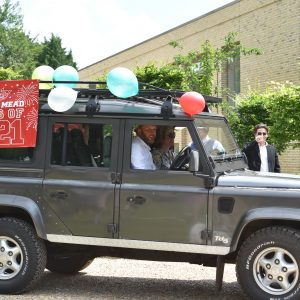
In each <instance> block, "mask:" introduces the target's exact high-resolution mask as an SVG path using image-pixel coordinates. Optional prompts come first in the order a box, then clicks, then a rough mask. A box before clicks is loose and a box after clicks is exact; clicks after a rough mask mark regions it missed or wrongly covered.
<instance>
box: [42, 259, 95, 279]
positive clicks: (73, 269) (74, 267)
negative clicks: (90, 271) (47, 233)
mask: <svg viewBox="0 0 300 300" xmlns="http://www.w3.org/2000/svg"><path fill="white" fill-rule="evenodd" d="M92 262H93V259H90V258H86V257H84V256H82V255H71V256H64V257H59V256H51V255H48V258H47V265H46V268H47V269H48V270H49V271H51V272H53V273H59V274H66V275H73V274H76V273H78V272H79V271H82V270H83V269H85V268H87V267H88V266H89V265H90V264H91V263H92Z"/></svg>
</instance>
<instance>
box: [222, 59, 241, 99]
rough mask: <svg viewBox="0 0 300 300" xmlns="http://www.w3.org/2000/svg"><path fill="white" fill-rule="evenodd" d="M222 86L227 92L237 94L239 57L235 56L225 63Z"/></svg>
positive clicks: (238, 90) (239, 83) (239, 84)
mask: <svg viewBox="0 0 300 300" xmlns="http://www.w3.org/2000/svg"><path fill="white" fill-rule="evenodd" d="M224 77H225V78H224V79H225V80H224V81H223V86H224V87H225V88H226V89H228V90H229V94H231V95H234V94H239V93H240V91H241V77H240V57H239V56H236V57H234V58H232V59H230V61H228V62H227V63H226V66H225V70H224Z"/></svg>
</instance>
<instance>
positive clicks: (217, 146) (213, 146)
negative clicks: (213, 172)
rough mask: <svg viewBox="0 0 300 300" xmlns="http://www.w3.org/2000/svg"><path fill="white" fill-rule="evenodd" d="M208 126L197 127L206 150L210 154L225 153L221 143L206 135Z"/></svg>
mask: <svg viewBox="0 0 300 300" xmlns="http://www.w3.org/2000/svg"><path fill="white" fill-rule="evenodd" d="M208 130H209V129H208V127H198V133H199V136H200V139H201V141H202V143H203V145H204V148H205V150H206V152H207V153H208V154H209V155H210V154H212V155H221V154H224V153H225V149H224V147H223V145H222V144H221V143H220V142H219V141H217V140H215V139H212V138H210V137H209V136H208Z"/></svg>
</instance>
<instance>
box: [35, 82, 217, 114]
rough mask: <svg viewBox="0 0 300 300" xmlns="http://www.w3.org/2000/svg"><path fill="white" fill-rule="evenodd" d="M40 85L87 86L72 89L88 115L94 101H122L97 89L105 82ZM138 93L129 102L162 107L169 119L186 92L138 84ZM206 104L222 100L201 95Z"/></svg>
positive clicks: (45, 93) (45, 94) (42, 92)
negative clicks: (175, 105)
mask: <svg viewBox="0 0 300 300" xmlns="http://www.w3.org/2000/svg"><path fill="white" fill-rule="evenodd" d="M40 83H50V84H55V83H62V84H63V83H65V84H87V85H89V87H87V88H85V87H76V88H73V89H74V90H75V91H77V92H78V95H77V99H78V102H81V101H80V98H81V99H82V98H84V99H86V101H85V103H86V111H87V112H88V113H90V114H92V113H93V112H95V109H96V107H99V103H98V104H96V100H101V99H106V100H109V99H113V100H116V99H122V100H124V98H119V97H117V96H115V95H113V94H112V93H111V92H110V91H109V89H107V88H97V85H106V82H105V81H45V80H40ZM139 86H140V89H139V92H138V94H137V95H135V96H132V97H129V98H128V99H130V100H131V101H132V100H133V101H137V102H143V103H150V104H155V105H160V106H162V109H161V114H162V115H163V117H164V118H169V117H170V116H172V114H173V112H172V104H173V103H178V99H179V98H180V97H181V96H182V95H183V94H184V93H186V91H182V90H166V89H162V88H159V87H156V86H153V85H151V84H148V83H143V82H139ZM50 91H51V89H40V92H39V94H40V97H41V98H43V97H44V98H47V97H48V94H49V93H50ZM203 97H204V99H205V101H206V103H220V102H221V101H222V98H219V97H214V96H208V95H203ZM203 111H205V112H209V109H208V106H207V104H206V105H205V108H204V110H203Z"/></svg>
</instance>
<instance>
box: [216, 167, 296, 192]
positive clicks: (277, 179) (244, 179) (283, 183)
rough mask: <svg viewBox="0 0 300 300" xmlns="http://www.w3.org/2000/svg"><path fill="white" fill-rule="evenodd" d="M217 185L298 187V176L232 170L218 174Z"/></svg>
mask: <svg viewBox="0 0 300 300" xmlns="http://www.w3.org/2000/svg"><path fill="white" fill-rule="evenodd" d="M217 185H218V186H230V187H234V186H236V187H261V188H280V189H299V190H300V176H297V175H292V174H285V173H267V172H255V171H250V170H244V171H233V172H230V173H224V174H222V175H221V176H219V178H218V181H217Z"/></svg>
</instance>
